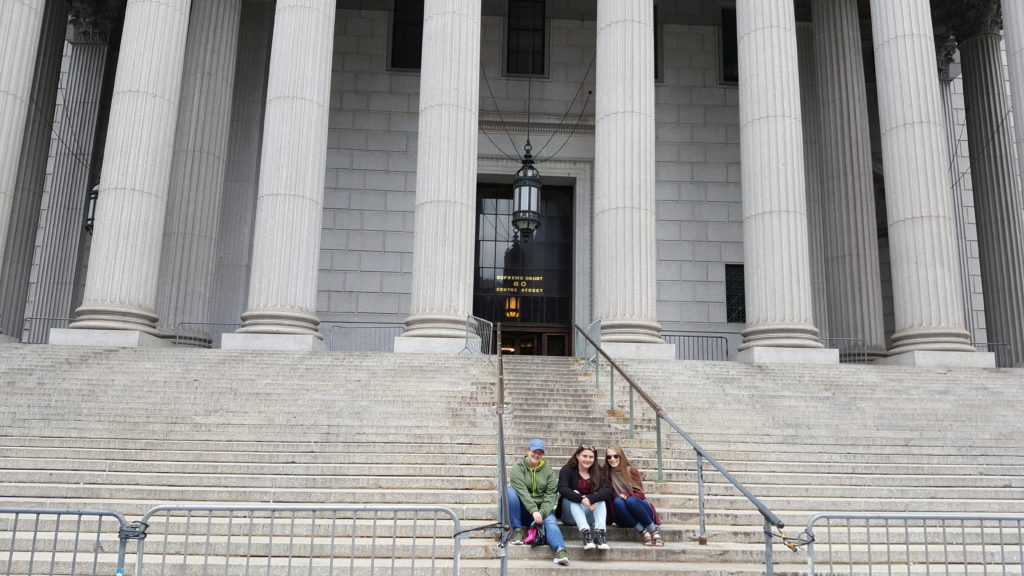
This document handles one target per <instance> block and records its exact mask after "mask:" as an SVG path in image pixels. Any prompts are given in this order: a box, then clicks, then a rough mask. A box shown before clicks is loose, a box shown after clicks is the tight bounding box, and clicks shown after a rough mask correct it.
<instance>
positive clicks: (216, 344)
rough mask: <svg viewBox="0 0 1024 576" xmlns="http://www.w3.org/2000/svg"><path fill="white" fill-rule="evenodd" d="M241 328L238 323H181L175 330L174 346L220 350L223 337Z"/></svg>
mask: <svg viewBox="0 0 1024 576" xmlns="http://www.w3.org/2000/svg"><path fill="white" fill-rule="evenodd" d="M241 327H242V325H241V324H237V323H236V324H231V323H221V322H179V323H178V325H177V326H175V328H174V345H175V346H192V347H195V348H220V341H221V337H222V336H224V334H225V333H227V332H234V331H235V330H236V329H238V328H241Z"/></svg>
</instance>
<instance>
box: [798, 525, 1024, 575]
mask: <svg viewBox="0 0 1024 576" xmlns="http://www.w3.org/2000/svg"><path fill="white" fill-rule="evenodd" d="M803 539H805V541H806V542H807V574H808V575H809V576H814V575H815V574H829V575H835V574H894V573H898V574H908V575H912V574H922V575H924V574H928V575H933V574H934V575H938V574H942V575H948V574H958V575H963V574H993V575H995V574H1004V575H1005V574H1022V573H1024V515H1000V514H980V515H963V514H948V515H940V514H818V515H816V516H814V517H812V518H811V519H810V520H809V521H808V522H807V531H806V533H805V534H804V535H803Z"/></svg>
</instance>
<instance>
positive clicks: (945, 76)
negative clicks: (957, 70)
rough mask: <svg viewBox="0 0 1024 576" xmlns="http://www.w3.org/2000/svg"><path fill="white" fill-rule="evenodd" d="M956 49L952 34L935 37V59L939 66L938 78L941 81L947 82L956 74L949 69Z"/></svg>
mask: <svg viewBox="0 0 1024 576" xmlns="http://www.w3.org/2000/svg"><path fill="white" fill-rule="evenodd" d="M956 50H957V44H956V38H954V37H953V36H936V37H935V59H936V61H937V64H938V66H939V80H942V81H943V82H949V81H950V80H952V79H953V78H955V77H956V76H957V74H952V73H951V71H950V69H951V67H952V66H953V60H954V55H955V54H956Z"/></svg>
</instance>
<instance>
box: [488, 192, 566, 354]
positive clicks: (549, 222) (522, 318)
mask: <svg viewBox="0 0 1024 576" xmlns="http://www.w3.org/2000/svg"><path fill="white" fill-rule="evenodd" d="M540 213H541V216H540V220H541V225H540V227H539V228H538V229H537V230H535V231H534V233H533V235H532V236H531V237H530V238H529V239H528V240H522V239H520V238H519V236H518V234H516V231H515V229H514V227H513V226H512V187H511V186H509V185H507V184H480V185H479V186H478V188H477V234H476V238H477V242H476V275H475V280H474V287H473V315H475V316H478V317H480V318H484V319H485V320H489V321H491V322H494V323H495V324H497V323H499V322H500V323H501V324H502V342H501V343H500V345H501V347H502V353H503V354H522V355H536V356H540V355H543V356H566V355H568V354H570V353H571V350H570V346H569V333H570V328H571V323H572V309H573V308H572V293H573V291H572V290H573V286H572V278H573V277H572V262H573V243H572V240H573V193H572V187H570V186H545V187H544V191H543V193H542V195H541V203H540ZM497 345H498V344H496V346H497Z"/></svg>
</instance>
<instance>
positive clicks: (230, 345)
mask: <svg viewBox="0 0 1024 576" xmlns="http://www.w3.org/2000/svg"><path fill="white" fill-rule="evenodd" d="M220 347H221V350H278V351H283V352H326V351H327V345H326V344H324V341H323V340H321V339H320V338H317V337H316V336H313V335H311V334H243V333H239V332H233V333H231V334H224V335H222V336H221V337H220Z"/></svg>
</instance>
